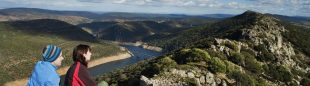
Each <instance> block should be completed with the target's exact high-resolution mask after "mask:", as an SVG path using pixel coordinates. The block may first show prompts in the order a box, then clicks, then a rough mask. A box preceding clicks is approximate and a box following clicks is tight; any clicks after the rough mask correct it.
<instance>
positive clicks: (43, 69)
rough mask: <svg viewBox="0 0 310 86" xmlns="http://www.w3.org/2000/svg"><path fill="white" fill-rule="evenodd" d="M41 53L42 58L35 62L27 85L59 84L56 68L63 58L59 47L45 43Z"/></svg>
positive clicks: (47, 85) (56, 85) (50, 85)
mask: <svg viewBox="0 0 310 86" xmlns="http://www.w3.org/2000/svg"><path fill="white" fill-rule="evenodd" d="M42 53H43V54H42V60H41V61H38V62H37V63H36V64H35V66H34V68H33V71H32V74H31V77H30V78H29V80H28V82H27V86H59V82H60V77H59V75H58V74H57V72H56V70H57V67H59V66H61V62H62V60H63V59H64V58H63V57H62V51H61V48H59V47H57V46H55V45H47V46H46V47H45V48H44V49H43V52H42Z"/></svg>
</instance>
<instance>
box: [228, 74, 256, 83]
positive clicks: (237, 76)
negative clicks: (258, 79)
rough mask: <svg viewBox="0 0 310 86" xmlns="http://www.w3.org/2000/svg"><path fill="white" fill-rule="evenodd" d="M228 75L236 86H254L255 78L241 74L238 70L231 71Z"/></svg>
mask: <svg viewBox="0 0 310 86" xmlns="http://www.w3.org/2000/svg"><path fill="white" fill-rule="evenodd" d="M228 77H229V78H233V79H235V80H236V85H237V86H255V80H254V79H253V78H252V77H251V76H249V75H247V74H243V73H241V72H240V71H234V72H231V73H229V74H228Z"/></svg>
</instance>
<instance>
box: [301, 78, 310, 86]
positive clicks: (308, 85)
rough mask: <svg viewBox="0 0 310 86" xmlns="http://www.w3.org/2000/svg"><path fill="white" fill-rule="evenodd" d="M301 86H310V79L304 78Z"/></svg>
mask: <svg viewBox="0 0 310 86" xmlns="http://www.w3.org/2000/svg"><path fill="white" fill-rule="evenodd" d="M300 84H301V85H303V86H310V79H309V78H303V79H302V80H301V81H300Z"/></svg>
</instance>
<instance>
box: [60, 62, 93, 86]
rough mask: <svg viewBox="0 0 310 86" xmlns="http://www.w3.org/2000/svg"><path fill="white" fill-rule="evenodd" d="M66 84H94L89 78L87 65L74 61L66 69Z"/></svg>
mask: <svg viewBox="0 0 310 86" xmlns="http://www.w3.org/2000/svg"><path fill="white" fill-rule="evenodd" d="M65 85H66V86H96V83H95V81H94V80H92V79H91V76H90V73H89V71H88V69H87V67H86V66H85V65H83V64H81V63H80V62H75V63H74V64H73V65H71V67H70V68H69V69H68V71H67V74H66V78H65Z"/></svg>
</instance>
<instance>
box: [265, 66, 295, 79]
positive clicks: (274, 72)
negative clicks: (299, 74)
mask: <svg viewBox="0 0 310 86" xmlns="http://www.w3.org/2000/svg"><path fill="white" fill-rule="evenodd" d="M266 72H267V74H268V75H270V76H272V77H273V78H274V79H276V80H280V81H283V82H290V81H292V79H293V75H292V74H291V73H290V72H289V71H288V69H287V68H285V67H283V66H276V65H273V64H269V65H268V69H267V70H266Z"/></svg>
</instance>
